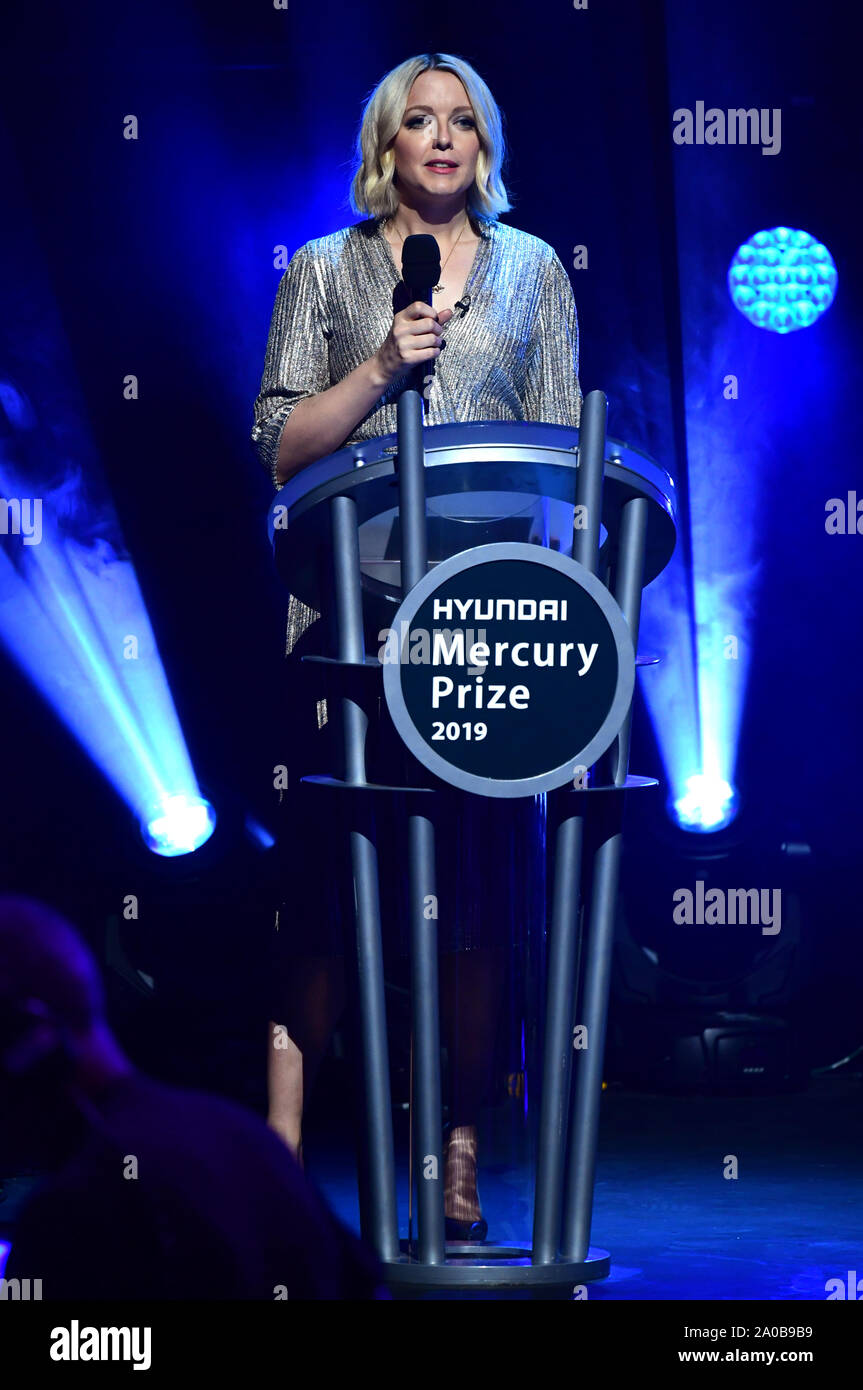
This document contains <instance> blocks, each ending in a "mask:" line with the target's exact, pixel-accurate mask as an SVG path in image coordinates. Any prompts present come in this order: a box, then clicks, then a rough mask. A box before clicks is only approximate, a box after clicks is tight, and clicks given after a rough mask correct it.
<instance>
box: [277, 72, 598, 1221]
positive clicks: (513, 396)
mask: <svg viewBox="0 0 863 1390" xmlns="http://www.w3.org/2000/svg"><path fill="white" fill-rule="evenodd" d="M503 156H504V143H503V135H502V122H501V116H500V112H499V110H498V108H497V106H496V104H495V102H494V99H493V97H492V95H491V93H490V91H489V89H488V87H487V86H486V84H485V83H484V82H483V80H482V79H481V78H480V77H479V75H478V74H477V73H476V72H475V71H474V69H473V68H472V67H471V66H470V65H469V64H468V63H466V62H464V61H463V60H462V59H460V58H456V57H453V56H451V55H449V54H422V55H419V56H417V57H415V58H410V59H408V61H407V62H404V63H402V64H400V65H399V66H398V67H396V68H394V69H393V70H392V71H391V72H390V73H388V74H387V75H386V76H385V77H384V78H383V80H382V81H381V82H380V83H379V84H378V86H377V87H376V88H375V90H374V92H373V93H372V95H371V97H370V99H369V101H368V103H367V105H366V108H365V111H364V114H363V119H362V123H361V127H360V132H359V138H358V142H357V168H356V173H355V176H354V180H353V186H352V207H353V208H354V210H355V211H356V212H358V213H360V214H366V220H364V221H362V222H360V223H358V224H356V225H354V226H351V227H347V228H344V229H343V230H341V231H338V232H335V233H333V234H332V235H330V236H325V237H321V238H319V239H318V240H315V241H311V242H308V243H307V244H306V245H305V246H302V247H300V249H299V250H298V251H297V252H296V254H295V255H294V256H293V258H292V260H291V262H290V265H289V266H288V269H287V270H286V272H285V274H284V276H283V278H282V280H281V283H280V285H279V288H278V292H277V295H276V303H275V309H274V312H273V319H272V324H271V327H270V335H269V341H268V345H267V353H266V361H265V366H264V374H263V380H262V383H261V391H260V395H259V396H258V398H257V400H256V402H255V427H254V430H253V433H252V438H253V440H254V441H255V444H256V446H257V449H258V451H259V455H260V457H261V460H262V462H263V463H264V464H265V466H266V467H267V468H268V469H269V470H270V472H271V475H272V478H273V482H274V484H275V485H276V486H277V487H278V486H282V485H283V484H284V483H285V482H286V481H287V480H288V479H289V478H291V477H292V476H293V475H294V474H295V473H297V472H298V471H299V470H300V469H302V468H304V467H306V466H307V465H308V464H310V463H312V462H314V461H315V460H317V459H319V458H322V457H324V456H325V455H327V454H329V453H332V452H334V451H335V450H337V449H339V448H342V447H344V446H345V445H348V444H352V443H354V442H357V441H360V440H363V439H372V438H375V437H377V436H380V435H384V434H389V433H391V432H394V431H395V430H396V402H397V399H398V395H399V392H400V390H401V389H402V388H403V386H404V384H405V374H406V372H407V371H408V370H409V369H410V368H411V367H414V366H416V365H417V364H419V363H427V362H428V363H432V362H436V359H438V358H440V357H441V356H442V357H443V360H442V361H440V362H436V365H435V368H434V377H433V380H432V382H431V385H430V386H429V387H428V388H427V394H426V408H425V420H426V424H428V425H435V424H443V423H446V422H453V421H458V422H466V421H471V420H537V421H547V422H550V423H555V424H562V425H571V426H574V425H577V424H578V422H579V416H580V410H581V392H580V388H579V384H578V324H577V318H576V311H575V304H574V301H573V295H572V288H571V285H570V282H569V278H568V276H567V274H566V271H565V270H564V268H563V266H562V264H561V262H560V260H559V259H558V257H557V255H556V254H555V252H554V251H553V249H552V248H551V247H550V246H548V245H547V244H546V243H545V242H543V241H540V240H539V239H538V238H537V237H534V236H530V235H529V234H528V233H526V232H521V231H517V230H516V229H515V228H512V227H508V226H505V225H503V224H501V223H500V222H498V220H497V218H498V215H499V214H500V213H501V212H506V211H508V210H509V208H510V203H509V201H508V199H507V195H506V190H505V188H504V186H503V183H502V181H501V167H502V163H503ZM414 233H430V234H431V235H433V236H434V237H435V238H436V240H437V243H438V246H439V248H440V252H441V275H440V282H439V284H437V285H436V286H435V287H434V290H433V292H432V303H431V304H423V303H419V302H414V303H411V304H406V303H405V302H404V299H405V298H406V296H405V293H404V287H403V286H402V284H401V273H400V269H399V267H400V265H401V247H402V244H403V242H404V239H405V238H406V237H408V236H410V235H412V234H414ZM444 350H445V351H444ZM319 616H320V615H318V614H317V613H315V612H314V611H313V610H312V609H309V608H307V607H305V606H304V605H303V604H301V603H299V602H297V601H296V600H293V599H292V600H291V604H290V610H289V618H288V651H289V653H294V652H295V651H296V650H297V649H298V643H301V642H302V639H303V635H304V633H305V632H306V631H307V629H308V628H309V627H310V625H311V624H312V623H314V622H315V621H316V619H317V618H318V617H319ZM294 694H295V695H296V690H295V691H294ZM313 707H314V706H313V704H312V703H311V702H309V703H306V704H305V705H304V706H303V709H302V711H301V710H299V709H298V710H297V712H296V725H295V727H296V726H297V725H299V723H300V722H301V718H302V713H304V712H305V710H308V709H312V708H313ZM316 708H317V715H318V718H317V721H316V722H317V725H318V726H320V725H322V724H323V725H324V728H325V727H326V726H325V722H324V721H325V710H323V709H322V704H321V702H320V701H318V702H317V705H316ZM293 723H294V721H293V720H292V724H293ZM312 742H314V740H312ZM308 746H309V744H308V742H307V740H306V739H305V738H304V737H303V738H301V739H299V740H298V749H297V754H298V757H299V758H300V761H302V749H304V748H307V747H308ZM303 770H304V771H305V769H303ZM308 770H309V771H312V770H317V771H320V766H318V767H317V768H313V767H311V766H309V767H308ZM292 773H294V769H293V768H292ZM300 775H302V774H300ZM296 780H297V778H296V776H294V781H296ZM502 812H503V808H502V807H501V806H500V805H489V806H488V807H487V808H486V809H485V817H486V822H487V825H489V826H490V825H491V822H492V821H494V822H495V824H496V825H497V828H498V830H499V831H500V833H501V834H504V833H509V834H510V835H512V833H513V825H514V824H515V820H514V819H513V816H514V815H515V814H516V813H513V812H512V809H511V819H510V822H509V829H508V830H507V824H506V823H505V821H504V819H503V814H502ZM469 838H470V837H465V836H463V835H462V836H456V837H455V840H454V846H453V848H454V853H455V852H457V851H458V850H459V848H460V847H461V848H464V846H465V843H466V840H467V839H469ZM290 844H291V848H292V850H293V852H294V862H295V863H296V862H297V861H298V859H299V862H301V863H302V861H303V859H304V857H305V854H306V853H307V852H308V851H309V850H311V849H312V847H313V840H309V839H307V840H306V841H305V842H303V840H302V826H301V825H300V824H299V823H298V822H297V823H295V825H294V829H293V831H292V834H291V836H290ZM495 852H496V853H497V848H496V850H495ZM302 878H303V875H302V871H301V872H300V873H299V874H297V876H296V884H295V885H294V884H292V887H291V891H290V894H288V895H287V898H288V901H289V904H290V910H289V912H282V913H281V914H280V927H281V930H284V929H285V927H286V926H287V930H288V932H289V941H288V947H287V949H288V956H289V960H290V971H289V980H288V988H289V994H288V997H287V998H286V999H285V1001H284V1002H283V1005H282V1008H281V1012H282V1014H284V1015H286V1017H285V1018H284V1020H283V1021H281V1023H282V1026H280V1021H274V1023H272V1024H271V1028H270V1036H271V1040H272V1041H273V1043H274V1045H272V1046H271V1047H270V1052H269V1071H268V1076H269V1092H270V1123H271V1124H272V1125H273V1127H274V1128H275V1129H276V1130H277V1131H278V1132H279V1133H281V1134H282V1135H283V1137H284V1138H285V1139H286V1141H287V1142H288V1143H289V1144H291V1145H292V1147H294V1148H297V1149H299V1146H300V1143H301V1115H302V1097H303V1091H304V1089H305V1091H306V1092H308V1089H309V1085H310V1083H311V1080H312V1078H313V1075H314V1072H315V1069H316V1066H317V1064H318V1062H319V1060H320V1058H321V1057H322V1055H323V1052H324V1050H325V1048H326V1045H327V1040H328V1037H329V1034H330V1031H331V1029H332V1026H333V1025H334V1022H335V1020H336V1018H337V1016H338V1013H339V1011H340V1008H341V1004H342V1001H343V984H342V981H341V972H340V970H339V969H338V951H339V950H340V949H341V948H340V946H339V945H338V944H337V943H336V942H335V941H332V940H330V939H329V937H327V939H326V940H325V942H324V947H323V948H322V947H321V946H319V945H316V943H315V941H314V940H310V941H307V942H306V945H305V947H303V945H302V942H301V939H300V938H301V934H302V931H303V930H307V931H308V932H310V933H311V934H312V936H314V933H315V931H320V930H321V928H320V918H321V915H322V912H321V906H320V904H316V903H315V902H314V901H307V902H301V901H300V898H301V895H302V893H303V892H304V886H303V883H302ZM475 897H476V895H475V894H474V895H473V898H474V899H475ZM486 906H487V908H488V904H487V905H486ZM346 908H348V909H349V908H350V903H347V904H345V902H344V898H342V899H341V900H339V899H337V898H336V899H333V900H332V901H331V903H330V904H329V910H330V911H331V912H332V913H333V914H334V915H336V914H338V913H339V912H341V911H343V910H345V909H346ZM511 909H512V904H511V903H510V904H509V906H508V910H511ZM454 916H455V917H456V919H457V921H458V926H457V927H456V928H454V929H452V930H451V931H450V933H449V935H448V936H447V935H446V933H445V932H444V933H443V939H442V941H441V947H442V952H443V954H442V961H441V983H442V1023H443V1033H444V1037H445V1039H446V1040H447V1041H448V1043H449V1050H450V1055H451V1057H452V1058H453V1059H454V1066H453V1074H454V1081H453V1085H452V1097H451V1106H450V1117H451V1124H450V1128H449V1131H448V1136H447V1144H446V1150H445V1158H446V1181H445V1186H446V1215H447V1229H448V1234H449V1235H450V1236H451V1237H455V1238H457V1237H467V1238H473V1239H476V1238H480V1239H481V1238H483V1237H484V1234H485V1223H484V1222H483V1220H482V1216H481V1212H480V1207H479V1198H478V1195H477V1189H476V1157H477V1134H476V1123H475V1121H476V1115H477V1110H478V1107H479V1104H480V1103H481V1100H482V1097H483V1094H484V1090H485V1087H486V1084H487V1072H488V1067H489V1062H490V1056H491V1049H492V1044H493V1040H494V1027H495V1024H496V1005H497V1002H498V1001H499V998H500V990H501V984H502V972H503V964H502V962H503V957H504V951H503V949H502V945H501V940H500V934H499V932H498V935H497V939H496V938H495V928H494V925H493V923H491V924H490V922H489V920H488V919H491V918H493V917H494V916H495V913H494V912H493V911H492V910H491V909H490V908H488V910H487V911H486V914H485V916H486V921H485V923H484V924H483V923H482V922H481V921H479V920H478V918H477V905H476V903H475V901H473V899H472V898H471V896H470V895H466V897H465V901H464V903H463V904H461V906H460V910H459V911H458V913H457V914H454ZM286 919H288V920H287V921H286ZM313 923H314V924H315V925H314V926H313ZM325 936H326V932H325ZM318 940H320V936H318ZM460 995H462V996H464V997H466V998H467V999H469V1001H470V1007H469V1008H465V1007H461V1005H460V1002H459V999H460ZM288 1037H290V1039H291V1040H292V1041H291V1042H288V1041H287V1038H288ZM294 1044H296V1046H295V1045H294Z"/></svg>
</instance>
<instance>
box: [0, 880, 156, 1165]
mask: <svg viewBox="0 0 863 1390" xmlns="http://www.w3.org/2000/svg"><path fill="white" fill-rule="evenodd" d="M130 1070H131V1067H130V1065H129V1064H128V1063H127V1062H126V1060H125V1058H124V1057H123V1055H122V1053H121V1052H120V1050H119V1048H118V1046H117V1044H116V1042H115V1041H114V1039H113V1037H112V1035H111V1032H110V1030H109V1028H108V1026H107V1023H106V1021H105V1001H104V992H103V988H102V981H101V977H100V974H99V969H98V966H97V964H96V961H95V959H94V958H93V955H92V953H91V952H90V950H89V948H88V947H87V945H86V943H85V942H84V941H83V939H82V938H81V937H80V936H79V935H78V933H77V932H76V931H75V929H74V928H73V927H72V926H70V924H69V923H68V922H66V921H65V920H64V919H63V918H62V917H60V916H59V915H58V914H57V913H56V912H54V911H52V909H51V908H48V907H46V906H45V905H44V904H42V903H39V902H35V901H34V900H33V899H30V898H23V897H12V896H8V895H0V1108H2V1109H4V1110H5V1111H6V1114H7V1118H8V1120H9V1124H8V1126H7V1129H8V1130H9V1132H10V1133H11V1131H12V1130H13V1127H17V1130H18V1134H17V1138H18V1140H19V1141H21V1143H22V1144H23V1146H24V1149H26V1148H27V1145H28V1138H29V1137H30V1136H32V1138H33V1139H34V1140H35V1143H36V1148H37V1149H41V1147H42V1145H43V1144H44V1142H45V1140H46V1138H47V1136H48V1134H49V1132H50V1130H51V1127H52V1126H54V1127H55V1130H56V1127H57V1126H58V1125H59V1126H60V1127H61V1128H62V1127H63V1126H64V1125H67V1124H68V1122H69V1119H70V1116H71V1114H72V1113H73V1111H74V1109H75V1101H74V1095H75V1094H76V1093H80V1094H81V1095H86V1094H88V1093H91V1092H93V1093H95V1092H96V1091H97V1090H98V1089H99V1087H100V1086H102V1085H104V1084H105V1083H106V1082H107V1081H109V1080H111V1079H112V1078H113V1077H115V1076H117V1075H121V1074H123V1073H124V1072H127V1071H130ZM12 1138H13V1140H14V1139H15V1138H16V1136H15V1135H14V1134H13V1135H12ZM54 1140H55V1141H60V1140H61V1135H59V1134H56V1133H55V1135H54ZM58 1147H62V1143H60V1144H58ZM22 1151H23V1150H22Z"/></svg>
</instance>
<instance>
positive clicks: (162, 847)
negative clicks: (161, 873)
mask: <svg viewBox="0 0 863 1390" xmlns="http://www.w3.org/2000/svg"><path fill="white" fill-rule="evenodd" d="M215 828H216V813H215V811H214V810H213V807H212V806H211V805H210V803H209V801H207V800H206V799H205V798H204V797H202V796H189V795H187V794H185V793H183V794H181V795H179V796H169V797H166V799H165V800H164V801H163V802H162V804H161V805H160V806H158V807H155V808H154V809H153V812H152V814H151V815H150V816H149V817H148V818H147V819H146V820H145V821H143V822H142V825H141V830H142V833H143V836H144V840H145V842H146V844H147V846H148V848H149V849H151V850H152V851H153V853H154V854H161V855H164V856H165V858H173V857H174V856H175V855H178V854H192V853H193V852H194V851H195V850H196V849H198V848H199V847H200V846H201V845H203V844H204V843H205V842H206V841H207V840H209V838H210V836H211V835H212V833H213V831H214V830H215Z"/></svg>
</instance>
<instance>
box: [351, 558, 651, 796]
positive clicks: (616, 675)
mask: <svg viewBox="0 0 863 1390" xmlns="http://www.w3.org/2000/svg"><path fill="white" fill-rule="evenodd" d="M378 656H379V658H380V660H381V662H382V663H383V667H384V672H383V676H384V694H385V697H386V702H387V707H388V709H389V711H390V715H391V716H392V719H393V723H394V724H395V726H396V728H397V729H398V731H399V734H400V735H401V737H402V739H403V740H404V742H405V744H406V745H407V747H408V748H409V749H410V750H411V752H412V753H413V754H414V756H415V757H416V758H418V759H419V761H420V762H421V763H422V764H423V766H425V767H427V768H428V769H429V770H430V771H431V772H434V773H436V774H437V775H438V777H441V778H442V779H443V780H444V781H446V782H449V783H451V784H452V785H453V786H456V787H461V788H462V789H463V790H465V791H470V792H477V793H479V794H480V795H483V796H499V797H515V796H533V795H535V794H536V793H537V792H544V791H550V790H551V789H552V788H553V787H560V786H563V785H564V784H566V783H567V782H569V783H572V782H573V781H574V779H575V778H577V777H578V776H580V775H581V774H582V773H583V771H584V770H586V769H587V768H588V767H590V766H591V764H592V763H594V762H595V761H596V759H597V758H598V757H599V756H600V755H601V754H602V753H604V752H605V750H606V749H607V748H608V747H609V746H610V744H611V743H612V741H613V740H614V738H615V737H616V735H617V733H618V731H619V729H620V727H621V725H622V724H623V721H624V719H625V718H626V714H627V712H628V710H629V706H630V703H631V700H632V692H633V688H634V685H635V653H634V651H633V646H632V638H631V636H630V632H629V627H628V626H627V623H626V620H625V618H624V617H623V614H622V613H621V611H620V609H619V607H618V606H617V604H616V603H615V601H614V599H613V598H612V596H611V594H610V593H609V591H608V590H607V589H606V587H605V585H604V584H602V583H601V582H600V580H598V579H597V578H596V576H595V575H592V574H591V573H590V572H589V571H588V570H586V569H585V568H584V566H583V565H580V564H578V562H577V561H575V560H570V559H568V558H567V557H566V556H563V555H559V554H558V553H557V552H556V551H553V550H545V549H543V548H542V547H540V546H537V545H529V544H524V543H522V542H503V543H500V544H496V545H484V546H478V547H477V548H476V549H474V550H469V551H465V552H463V553H462V554H460V555H453V556H452V557H451V558H450V559H448V560H443V561H442V562H441V563H440V564H438V565H436V566H435V568H434V569H433V570H431V571H430V572H429V573H428V574H427V575H426V576H425V578H423V579H421V580H420V582H419V583H418V584H417V585H416V586H415V587H414V588H413V589H412V590H411V592H410V593H409V594H408V596H407V598H406V599H404V601H403V602H402V604H401V605H400V607H399V609H398V611H397V613H396V615H395V618H394V620H393V626H392V627H391V628H388V629H384V631H383V632H382V633H381V634H380V647H379V651H378Z"/></svg>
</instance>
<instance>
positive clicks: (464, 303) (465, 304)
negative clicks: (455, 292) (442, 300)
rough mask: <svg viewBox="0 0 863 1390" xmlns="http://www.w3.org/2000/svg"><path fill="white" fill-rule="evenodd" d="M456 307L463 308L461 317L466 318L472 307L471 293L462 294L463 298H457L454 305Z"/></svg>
mask: <svg viewBox="0 0 863 1390" xmlns="http://www.w3.org/2000/svg"><path fill="white" fill-rule="evenodd" d="M454 307H455V308H456V309H460V310H461V314H460V317H461V318H464V316H465V314H466V313H467V311H468V309H469V308H470V295H469V294H465V295H462V297H461V299H457V300H456V302H455V306H454Z"/></svg>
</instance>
